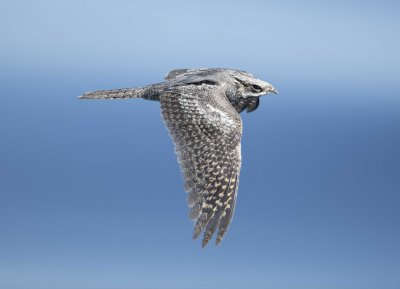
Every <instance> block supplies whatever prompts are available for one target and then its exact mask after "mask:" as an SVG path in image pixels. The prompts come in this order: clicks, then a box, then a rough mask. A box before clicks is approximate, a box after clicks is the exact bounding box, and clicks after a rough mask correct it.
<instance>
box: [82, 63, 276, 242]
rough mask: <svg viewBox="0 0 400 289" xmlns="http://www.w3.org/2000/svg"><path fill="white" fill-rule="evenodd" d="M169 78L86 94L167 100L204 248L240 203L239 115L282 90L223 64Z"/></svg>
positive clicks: (169, 125) (165, 106) (220, 235)
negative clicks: (237, 203)
mask: <svg viewBox="0 0 400 289" xmlns="http://www.w3.org/2000/svg"><path fill="white" fill-rule="evenodd" d="M165 80H166V81H165V82H161V83H157V84H153V85H148V86H144V87H141V88H127V89H116V90H100V91H95V92H88V93H86V94H84V95H82V96H81V97H80V98H82V99H116V98H144V99H148V100H156V101H159V102H160V103H161V110H162V115H163V118H164V120H165V124H166V126H167V128H168V130H169V133H170V135H171V136H172V139H173V140H174V143H175V146H176V152H177V154H178V159H179V163H180V165H181V168H182V171H183V175H184V178H185V190H186V191H187V192H188V193H189V195H188V202H189V206H190V208H191V209H190V217H191V218H192V219H194V220H196V223H195V227H194V234H193V238H197V237H198V236H199V235H200V234H201V233H202V232H204V237H203V242H202V246H203V247H204V246H205V245H207V243H208V241H209V240H210V239H211V237H212V236H213V234H214V233H215V231H217V230H218V233H217V238H216V244H218V243H219V242H220V241H221V240H222V238H223V236H224V234H225V233H226V231H227V229H228V226H229V223H230V221H231V219H232V215H233V211H234V209H235V203H236V196H237V190H238V183H239V173H240V166H241V152H240V140H241V137H242V120H241V118H240V115H239V113H240V112H242V111H243V110H244V109H247V112H251V111H254V110H255V109H257V107H258V105H259V97H260V96H261V95H265V94H269V93H271V92H273V93H277V91H276V90H275V89H274V88H273V87H272V85H270V84H269V83H267V82H264V81H262V80H259V79H257V78H255V77H254V76H253V75H251V74H249V73H246V72H244V71H239V70H231V69H221V68H212V69H208V68H207V69H206V68H205V69H177V70H173V71H171V72H170V73H169V74H168V75H167V76H166V77H165Z"/></svg>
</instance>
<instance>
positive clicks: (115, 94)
mask: <svg viewBox="0 0 400 289" xmlns="http://www.w3.org/2000/svg"><path fill="white" fill-rule="evenodd" d="M161 88H162V83H160V84H155V85H154V84H153V85H148V86H143V87H138V88H121V89H113V90H97V91H91V92H87V93H85V94H83V95H81V96H79V98H80V99H125V98H144V99H148V100H160V99H159V92H160V89H161Z"/></svg>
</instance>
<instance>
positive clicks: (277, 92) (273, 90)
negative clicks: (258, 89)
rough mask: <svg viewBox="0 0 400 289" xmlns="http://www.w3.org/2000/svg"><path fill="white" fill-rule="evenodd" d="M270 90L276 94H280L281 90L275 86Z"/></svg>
mask: <svg viewBox="0 0 400 289" xmlns="http://www.w3.org/2000/svg"><path fill="white" fill-rule="evenodd" d="M270 92H272V93H275V94H279V91H278V90H277V89H275V88H274V87H272V89H271V90H270Z"/></svg>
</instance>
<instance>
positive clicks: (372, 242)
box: [0, 1, 400, 289]
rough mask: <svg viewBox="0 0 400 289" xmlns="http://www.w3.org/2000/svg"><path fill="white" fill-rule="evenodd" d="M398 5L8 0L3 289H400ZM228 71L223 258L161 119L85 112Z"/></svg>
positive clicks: (2, 130)
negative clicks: (235, 118)
mask: <svg viewBox="0 0 400 289" xmlns="http://www.w3.org/2000/svg"><path fill="white" fill-rule="evenodd" d="M398 11H399V4H397V2H395V1H380V2H378V1H365V2H358V1H319V2H317V1H302V2H301V3H300V2H295V1H279V2H278V1H237V2H235V3H231V2H228V1H215V2H211V1H202V2H198V1H197V2H194V1H112V2H111V1H109V2H106V1H35V2H34V1H13V2H11V1H9V2H6V1H3V2H1V3H0V32H1V38H2V45H1V48H0V49H1V54H0V62H1V65H0V77H1V79H2V81H1V88H2V94H1V96H0V136H1V142H0V232H1V233H0V234H1V238H0V287H1V288H10V289H25V288H29V289H36V288H38V289H39V288H40V289H46V288H49V289H50V288H51V289H58V288H60V289H63V288H69V289H70V288H73V289H75V288H76V289H80V288H85V289H87V288H95V289H102V288H116V289H123V288H144V289H146V288H221V289H222V288H244V287H248V288H249V287H251V288H255V289H257V288H273V289H286V288H288V289H289V288H296V289H301V288H304V289H313V288H318V289H321V288H322V289H330V288H351V289H358V288H360V289H361V288H363V289H365V288H371V289H372V288H377V289H378V288H379V289H381V288H387V289H391V288H393V289H394V288H399V286H400V277H399V276H400V261H399V260H400V246H399V244H400V232H399V220H400V212H399V210H398V208H399V203H400V195H399V192H400V178H399V172H400V153H399V147H400V133H399V132H400V113H399V112H400V91H399V88H398V79H399V75H400V56H399V53H398V51H400V43H399V38H398V31H399V28H400V23H399V21H400V20H399V19H398ZM183 67H229V68H237V69H242V70H247V71H249V72H251V73H253V74H255V75H257V76H258V77H260V78H261V79H264V80H266V81H269V82H271V83H272V84H273V85H274V86H275V87H277V89H278V90H279V91H280V94H279V95H278V96H267V97H265V98H263V99H261V105H260V107H259V108H258V110H257V111H256V112H254V113H251V114H243V115H242V117H243V121H244V134H243V143H242V155H243V166H242V173H241V182H240V188H239V197H238V204H237V208H236V211H235V216H234V219H233V222H232V224H231V227H230V230H229V232H228V234H227V236H226V237H225V239H224V241H223V242H222V244H221V246H219V247H214V246H213V245H212V244H211V246H208V247H207V248H206V249H205V250H201V249H200V244H199V242H197V243H196V242H193V241H192V240H191V234H192V224H191V222H190V220H189V219H188V218H187V212H188V209H187V206H186V195H185V193H184V191H183V181H182V177H181V174H180V171H179V168H178V164H177V161H176V158H175V155H174V152H173V151H174V149H173V145H172V142H171V140H170V139H169V136H168V133H167V131H166V129H165V128H164V125H163V122H162V121H161V117H160V110H159V105H158V104H157V103H154V102H146V101H143V100H127V101H97V102H96V101H85V102H83V101H78V100H77V99H76V96H78V95H80V94H81V93H83V92H85V91H90V90H95V89H109V88H119V87H133V86H140V85H143V84H148V83H153V82H158V81H161V80H162V77H163V76H164V75H165V74H166V73H167V72H168V71H169V70H171V69H174V68H183Z"/></svg>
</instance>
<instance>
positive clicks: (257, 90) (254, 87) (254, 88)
mask: <svg viewBox="0 0 400 289" xmlns="http://www.w3.org/2000/svg"><path fill="white" fill-rule="evenodd" d="M251 88H252V89H253V90H254V91H256V92H260V91H261V90H262V89H261V87H260V86H258V85H257V84H253V85H252V86H251Z"/></svg>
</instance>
